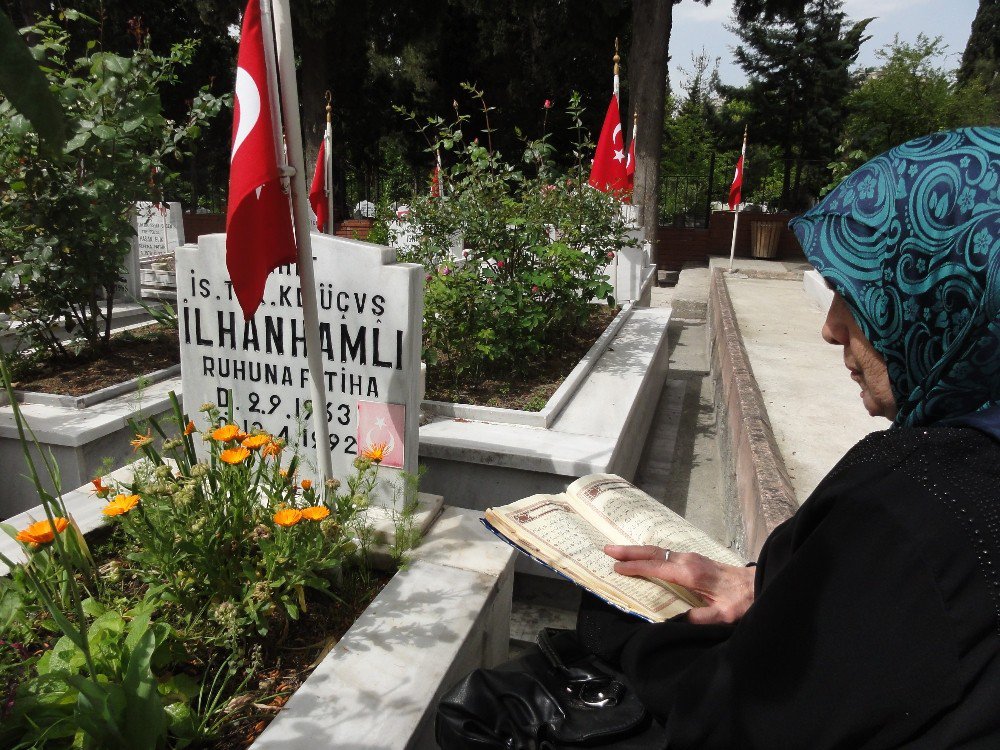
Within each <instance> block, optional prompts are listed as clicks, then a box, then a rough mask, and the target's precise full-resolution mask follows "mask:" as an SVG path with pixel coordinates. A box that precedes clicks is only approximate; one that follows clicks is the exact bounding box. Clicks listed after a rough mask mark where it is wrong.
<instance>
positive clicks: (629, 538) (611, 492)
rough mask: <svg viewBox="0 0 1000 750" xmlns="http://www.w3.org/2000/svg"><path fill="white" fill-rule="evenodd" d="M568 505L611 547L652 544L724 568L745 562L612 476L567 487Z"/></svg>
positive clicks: (577, 481)
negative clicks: (711, 560) (691, 555)
mask: <svg viewBox="0 0 1000 750" xmlns="http://www.w3.org/2000/svg"><path fill="white" fill-rule="evenodd" d="M566 492H567V494H568V495H569V496H570V501H571V502H572V503H573V507H575V508H576V509H577V510H578V511H579V512H580V515H582V516H583V517H584V518H586V519H587V520H588V521H590V522H591V523H592V524H594V525H595V526H596V527H597V528H599V529H600V530H601V531H603V532H604V533H605V534H606V535H607V536H608V537H609V538H611V540H612V542H613V543H614V544H654V545H656V546H657V547H663V548H665V549H669V550H676V551H677V552H697V553H699V554H701V555H704V556H705V557H710V558H712V559H713V560H715V561H716V562H720V563H725V564H726V565H744V564H746V561H745V560H744V559H743V558H741V557H740V556H739V555H737V554H736V553H735V552H733V551H732V550H730V549H729V548H728V547H725V546H724V545H722V544H720V543H719V542H717V541H715V540H714V539H712V538H711V537H710V536H709V535H708V534H706V533H705V532H704V531H702V530H701V529H699V528H698V527H697V526H695V525H693V524H691V523H689V522H688V521H686V520H685V519H684V518H682V517H681V516H679V515H677V514H676V513H674V512H673V511H672V510H670V509H669V508H667V507H666V506H664V505H662V504H661V503H658V502H657V501H656V500H654V499H653V498H651V497H650V496H649V495H647V494H646V493H645V492H643V491H642V490H640V489H638V488H637V487H635V486H634V485H632V484H631V483H630V482H627V481H625V480H624V479H622V478H621V477H619V476H617V475H615V474H592V475H591V476H589V477H583V478H582V479H578V480H576V481H575V482H573V484H571V485H570V486H569V487H568V488H567V490H566Z"/></svg>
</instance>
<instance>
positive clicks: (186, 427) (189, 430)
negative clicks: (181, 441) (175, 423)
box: [184, 420, 194, 435]
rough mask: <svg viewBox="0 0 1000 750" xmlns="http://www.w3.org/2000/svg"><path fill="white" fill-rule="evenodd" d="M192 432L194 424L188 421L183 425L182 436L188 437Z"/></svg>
mask: <svg viewBox="0 0 1000 750" xmlns="http://www.w3.org/2000/svg"><path fill="white" fill-rule="evenodd" d="M192 432H194V422H192V421H191V420H188V423H187V424H186V425H184V434H185V435H190V434H191V433H192Z"/></svg>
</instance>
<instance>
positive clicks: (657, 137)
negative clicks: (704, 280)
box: [626, 0, 676, 242]
mask: <svg viewBox="0 0 1000 750" xmlns="http://www.w3.org/2000/svg"><path fill="white" fill-rule="evenodd" d="M675 1H676V0H675ZM673 12H674V2H661V0H632V46H631V50H630V53H629V93H630V95H631V102H630V107H629V109H630V110H631V111H632V112H635V113H637V115H638V117H637V127H638V130H639V134H640V137H639V139H638V141H636V144H637V145H636V149H635V188H634V191H633V194H632V195H633V197H632V200H633V202H634V203H635V204H636V205H638V206H639V208H640V222H641V224H642V231H643V235H644V236H645V238H646V239H647V240H651V241H653V242H655V241H656V229H657V226H658V225H659V222H660V201H659V199H660V151H661V149H662V143H663V115H664V103H665V101H666V94H667V63H668V62H669V60H670V55H669V54H668V50H669V45H670V29H671V28H672V26H673ZM626 127H627V126H626Z"/></svg>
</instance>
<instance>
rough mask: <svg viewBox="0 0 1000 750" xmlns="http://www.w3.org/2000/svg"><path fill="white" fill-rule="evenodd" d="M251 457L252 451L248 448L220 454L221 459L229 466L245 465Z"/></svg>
mask: <svg viewBox="0 0 1000 750" xmlns="http://www.w3.org/2000/svg"><path fill="white" fill-rule="evenodd" d="M249 456H250V451H248V450H247V449H246V448H229V449H228V450H224V451H222V453H221V454H219V458H221V459H222V460H223V461H224V462H225V463H227V464H239V463H243V462H244V461H246V460H247V458H248V457H249Z"/></svg>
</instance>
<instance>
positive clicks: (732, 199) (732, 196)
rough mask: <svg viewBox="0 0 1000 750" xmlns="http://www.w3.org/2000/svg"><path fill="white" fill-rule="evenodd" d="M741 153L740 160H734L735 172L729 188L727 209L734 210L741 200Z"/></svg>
mask: <svg viewBox="0 0 1000 750" xmlns="http://www.w3.org/2000/svg"><path fill="white" fill-rule="evenodd" d="M742 192H743V154H740V160H739V161H738V162H736V174H735V175H733V184H732V186H731V187H730V188H729V210H730V211H735V210H736V207H737V206H738V205H740V203H741V202H742V200H743V196H742Z"/></svg>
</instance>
